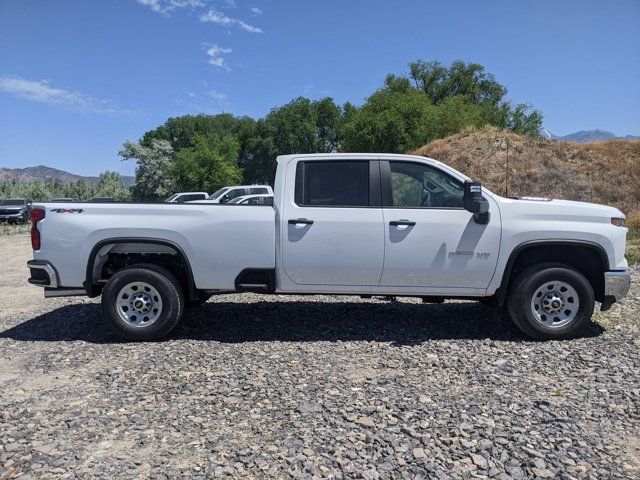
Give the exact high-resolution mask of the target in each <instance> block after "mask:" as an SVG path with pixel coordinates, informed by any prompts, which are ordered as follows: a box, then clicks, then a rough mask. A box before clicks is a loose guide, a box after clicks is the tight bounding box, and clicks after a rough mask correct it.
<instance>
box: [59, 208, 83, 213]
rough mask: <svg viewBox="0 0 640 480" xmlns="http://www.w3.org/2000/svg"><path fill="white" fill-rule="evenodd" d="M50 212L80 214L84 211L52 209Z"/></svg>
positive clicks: (80, 209) (77, 209) (79, 209)
mask: <svg viewBox="0 0 640 480" xmlns="http://www.w3.org/2000/svg"><path fill="white" fill-rule="evenodd" d="M51 211H52V212H56V213H82V212H84V210H83V209H82V208H52V209H51Z"/></svg>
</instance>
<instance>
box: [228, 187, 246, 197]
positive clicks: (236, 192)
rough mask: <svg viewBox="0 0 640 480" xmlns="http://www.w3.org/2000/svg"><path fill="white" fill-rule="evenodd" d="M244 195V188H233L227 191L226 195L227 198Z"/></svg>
mask: <svg viewBox="0 0 640 480" xmlns="http://www.w3.org/2000/svg"><path fill="white" fill-rule="evenodd" d="M244 195H246V193H245V191H244V188H234V189H233V190H230V191H228V192H227V194H226V197H227V200H233V199H234V198H236V197H242V196H244Z"/></svg>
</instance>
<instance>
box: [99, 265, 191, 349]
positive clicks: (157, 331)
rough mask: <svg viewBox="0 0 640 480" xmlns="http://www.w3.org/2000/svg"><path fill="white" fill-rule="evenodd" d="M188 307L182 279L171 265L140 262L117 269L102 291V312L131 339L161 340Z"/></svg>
mask: <svg viewBox="0 0 640 480" xmlns="http://www.w3.org/2000/svg"><path fill="white" fill-rule="evenodd" d="M183 311H184V297H183V294H182V289H181V288H180V283H179V282H178V280H177V279H176V277H175V276H174V275H173V274H172V273H171V272H170V271H169V270H167V269H165V268H162V267H159V266H157V265H146V264H139V265H133V266H131V267H127V268H123V269H122V270H120V271H118V272H116V273H115V274H114V275H113V276H112V277H111V278H110V279H109V281H108V282H107V284H106V286H105V287H104V290H103V291H102V312H103V315H104V317H105V318H106V320H107V321H108V322H109V323H110V324H111V327H112V328H113V329H114V330H115V332H116V333H118V334H119V335H121V336H123V337H125V338H127V339H129V340H158V339H160V338H162V337H164V336H165V335H167V334H168V333H169V332H170V331H171V330H172V329H173V328H174V327H175V326H176V324H177V323H178V320H180V317H181V316H182V313H183Z"/></svg>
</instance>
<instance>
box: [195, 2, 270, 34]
mask: <svg viewBox="0 0 640 480" xmlns="http://www.w3.org/2000/svg"><path fill="white" fill-rule="evenodd" d="M200 21H201V22H211V23H215V24H217V25H222V26H225V27H232V26H237V27H240V28H241V29H243V30H245V31H247V32H249V33H264V32H263V30H262V29H261V28H259V27H256V26H254V25H249V24H248V23H245V22H243V21H242V20H239V19H237V18H233V17H230V16H228V15H226V14H224V13H222V12H219V11H218V10H216V9H215V8H212V9H211V10H209V11H208V12H207V13H204V14H202V15H200Z"/></svg>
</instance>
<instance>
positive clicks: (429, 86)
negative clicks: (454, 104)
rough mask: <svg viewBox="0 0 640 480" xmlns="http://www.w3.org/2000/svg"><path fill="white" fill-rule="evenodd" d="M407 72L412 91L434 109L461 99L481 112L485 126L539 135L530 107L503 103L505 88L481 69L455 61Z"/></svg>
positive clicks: (537, 115) (414, 64) (538, 118)
mask: <svg viewBox="0 0 640 480" xmlns="http://www.w3.org/2000/svg"><path fill="white" fill-rule="evenodd" d="M409 71H410V78H411V79H412V80H413V82H414V84H415V88H417V89H418V90H421V91H423V92H425V93H426V94H427V95H428V96H429V98H430V99H431V101H432V102H433V104H434V105H440V104H443V103H444V102H446V101H447V99H449V98H452V97H457V96H462V97H464V98H465V99H466V100H467V101H468V102H470V103H472V104H475V105H479V106H480V107H481V108H482V117H483V119H484V121H485V122H486V123H489V124H491V125H495V126H497V127H500V128H504V129H507V130H511V131H513V132H515V133H520V134H524V135H534V136H536V135H539V134H540V129H541V128H542V114H541V113H540V112H539V111H537V110H535V109H533V108H532V107H531V105H529V104H524V103H521V104H517V105H515V106H512V105H511V102H509V101H508V100H506V95H507V88H506V87H505V86H504V85H501V84H500V83H498V82H497V81H496V79H495V78H494V76H493V75H492V74H490V73H487V72H485V69H484V67H483V66H482V65H479V64H477V63H465V62H463V61H460V60H458V61H455V62H453V63H452V64H451V65H450V66H448V67H447V66H444V65H443V64H442V63H441V62H438V61H431V62H425V61H423V60H418V61H416V62H412V63H410V64H409Z"/></svg>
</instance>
